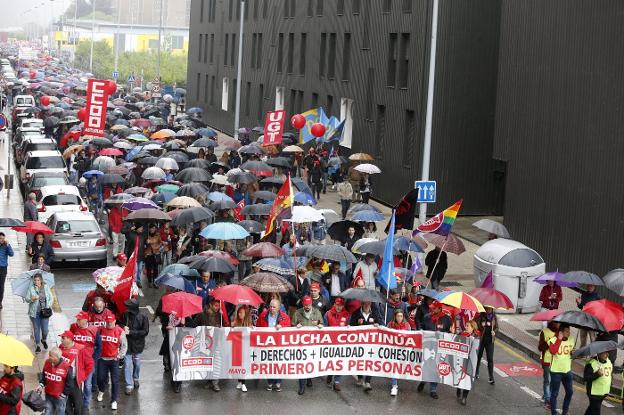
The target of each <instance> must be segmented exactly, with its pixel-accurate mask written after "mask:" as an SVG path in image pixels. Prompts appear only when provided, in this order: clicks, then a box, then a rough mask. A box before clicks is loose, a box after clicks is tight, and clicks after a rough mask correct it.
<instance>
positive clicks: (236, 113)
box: [234, 0, 245, 140]
mask: <svg viewBox="0 0 624 415" xmlns="http://www.w3.org/2000/svg"><path fill="white" fill-rule="evenodd" d="M244 32H245V0H241V12H240V27H239V30H238V64H237V68H236V104H235V109H234V138H235V139H237V140H238V129H239V128H240V100H241V77H242V75H243V68H242V67H243V33H244Z"/></svg>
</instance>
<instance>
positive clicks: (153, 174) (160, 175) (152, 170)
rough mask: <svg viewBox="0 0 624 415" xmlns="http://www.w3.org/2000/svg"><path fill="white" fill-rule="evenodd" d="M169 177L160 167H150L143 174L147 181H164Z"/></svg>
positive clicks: (142, 176)
mask: <svg viewBox="0 0 624 415" xmlns="http://www.w3.org/2000/svg"><path fill="white" fill-rule="evenodd" d="M166 176H167V175H166V174H165V172H164V171H163V169H161V168H160V167H148V168H147V169H145V170H144V171H143V173H142V174H141V178H143V179H145V180H154V179H164V178H165V177H166Z"/></svg>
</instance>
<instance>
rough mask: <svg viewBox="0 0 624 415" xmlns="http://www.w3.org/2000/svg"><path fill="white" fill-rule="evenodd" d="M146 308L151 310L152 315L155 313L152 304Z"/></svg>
mask: <svg viewBox="0 0 624 415" xmlns="http://www.w3.org/2000/svg"><path fill="white" fill-rule="evenodd" d="M145 308H146V309H147V311H149V312H150V314H151V315H154V309H153V308H152V306H151V305H148V306H146V307H145Z"/></svg>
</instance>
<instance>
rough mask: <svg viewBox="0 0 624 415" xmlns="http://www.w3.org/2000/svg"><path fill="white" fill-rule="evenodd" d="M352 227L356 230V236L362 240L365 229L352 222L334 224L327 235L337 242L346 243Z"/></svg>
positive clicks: (344, 221) (341, 221) (328, 229)
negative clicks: (345, 240) (348, 232)
mask: <svg viewBox="0 0 624 415" xmlns="http://www.w3.org/2000/svg"><path fill="white" fill-rule="evenodd" d="M350 227H353V228H354V229H355V236H356V237H357V238H358V239H360V238H361V237H362V235H364V227H363V226H362V225H361V224H359V223H357V222H354V221H352V220H340V221H338V222H334V223H332V224H331V226H330V227H329V228H327V233H328V234H329V236H331V238H332V239H333V240H335V241H344V239H345V238H346V237H347V231H348V229H349V228H350Z"/></svg>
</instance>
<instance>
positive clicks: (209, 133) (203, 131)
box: [195, 128, 217, 138]
mask: <svg viewBox="0 0 624 415" xmlns="http://www.w3.org/2000/svg"><path fill="white" fill-rule="evenodd" d="M195 134H197V135H199V136H202V137H209V138H212V137H216V136H217V132H216V131H215V130H213V129H212V128H200V129H199V130H197V131H195Z"/></svg>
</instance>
